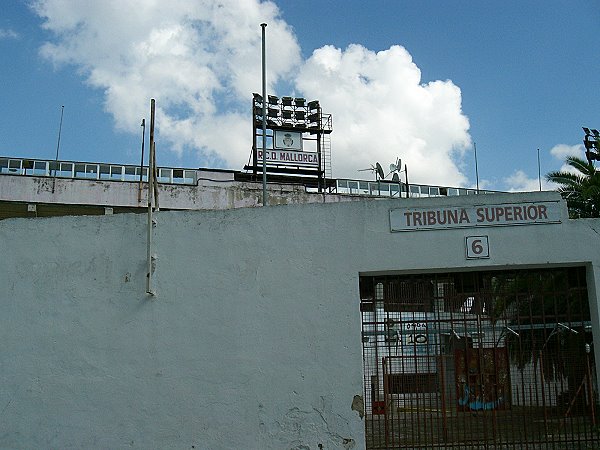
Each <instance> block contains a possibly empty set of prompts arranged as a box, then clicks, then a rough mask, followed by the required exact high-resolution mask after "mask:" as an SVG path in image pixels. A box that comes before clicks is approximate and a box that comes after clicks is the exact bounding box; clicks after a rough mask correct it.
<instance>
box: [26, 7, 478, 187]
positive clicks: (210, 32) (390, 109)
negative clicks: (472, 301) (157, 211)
mask: <svg viewBox="0 0 600 450" xmlns="http://www.w3.org/2000/svg"><path fill="white" fill-rule="evenodd" d="M33 8H34V11H35V12H36V13H37V14H38V15H39V16H41V17H42V18H44V27H45V28H46V29H48V30H50V31H51V32H53V33H54V36H55V39H54V41H53V42H48V43H46V44H45V45H44V46H43V47H42V49H41V52H42V54H43V55H44V56H45V57H46V58H48V59H49V60H51V61H53V62H54V63H55V64H72V65H74V66H75V67H76V68H77V69H78V70H80V71H81V73H82V74H83V76H84V77H85V79H86V82H87V83H89V84H90V85H91V86H93V87H95V88H98V89H101V90H103V92H104V99H105V100H104V107H105V109H106V111H108V112H109V113H110V114H112V115H113V117H114V120H115V124H116V127H117V128H119V129H122V130H127V131H130V132H133V133H136V134H137V133H138V132H139V122H140V119H141V117H144V116H147V111H148V104H149V99H150V98H152V97H153V98H156V99H157V127H158V138H157V143H158V145H160V146H161V150H162V149H164V148H166V147H167V146H168V147H171V148H172V150H173V151H175V152H177V153H179V154H181V152H182V151H183V150H184V149H194V150H196V151H198V152H199V153H200V155H201V157H202V159H203V161H206V162H207V164H210V163H211V162H218V161H224V162H225V163H226V164H227V165H228V166H229V167H232V168H235V169H241V167H242V166H243V165H244V163H246V162H247V159H248V155H249V154H250V147H251V142H250V141H251V137H250V136H249V133H248V128H249V126H248V125H249V121H250V117H248V107H249V104H250V99H251V94H252V92H257V91H260V89H261V74H260V70H261V64H260V55H261V48H260V45H261V30H260V26H259V24H260V23H262V22H266V23H268V27H267V61H268V64H267V66H268V76H267V79H268V81H269V87H268V90H269V92H275V91H274V87H275V86H277V85H278V82H283V81H286V82H287V83H288V84H289V86H290V87H291V88H292V89H294V84H295V90H296V91H297V92H294V93H293V94H295V95H304V96H305V97H306V98H307V99H309V100H312V99H318V100H320V102H321V105H322V107H323V109H324V112H326V113H332V115H333V126H334V132H333V134H332V153H333V172H334V176H337V177H351V178H358V177H359V176H361V177H362V176H363V175H364V174H359V173H358V172H357V169H360V168H365V167H369V166H370V165H371V164H374V163H375V162H376V161H379V162H380V163H381V164H382V165H383V166H384V167H387V166H388V165H389V164H390V163H392V162H395V161H396V158H397V157H400V158H401V159H402V161H403V163H406V164H407V165H408V171H409V178H410V180H411V181H414V182H420V183H432V184H447V185H464V184H466V182H467V179H466V177H465V175H464V174H463V173H462V172H461V170H460V169H459V166H458V162H459V159H460V157H461V156H462V152H463V150H464V149H465V148H467V147H468V146H470V142H471V141H470V136H469V134H468V129H469V122H468V119H467V117H466V116H465V115H464V114H463V113H462V111H461V92H460V89H459V88H458V87H457V86H456V85H454V84H453V83H452V82H451V81H449V80H446V81H432V82H429V83H422V82H421V73H420V70H419V68H418V67H417V66H416V65H415V64H414V62H413V61H412V57H411V55H410V54H409V53H408V52H407V51H406V50H405V49H404V48H403V47H400V46H392V47H391V48H390V49H388V50H385V51H380V52H377V53H376V52H373V51H371V50H368V49H366V48H364V47H362V46H360V45H351V46H349V47H348V48H347V49H345V50H342V49H337V48H334V47H332V46H328V45H325V46H324V47H322V48H320V49H318V50H315V51H314V53H313V54H312V56H311V57H310V58H309V59H308V60H307V61H302V60H301V57H300V48H299V45H298V43H297V40H296V37H295V35H294V34H293V32H292V30H291V27H290V26H289V25H288V24H287V23H285V21H284V20H283V19H282V18H281V17H280V15H279V14H280V13H279V10H278V8H277V6H276V5H275V3H273V2H270V1H266V2H261V1H259V0H220V1H217V0H207V1H203V2H190V1H189V0H172V1H170V2H164V1H161V0H128V1H123V0H106V1H102V2H89V1H86V2H82V1H80V0H36V1H35V3H34V6H33ZM295 74H297V78H296V79H295V80H294V78H293V77H294V76H295ZM290 80H291V81H290ZM286 94H291V92H284V93H283V95H286ZM225 130H226V132H225Z"/></svg>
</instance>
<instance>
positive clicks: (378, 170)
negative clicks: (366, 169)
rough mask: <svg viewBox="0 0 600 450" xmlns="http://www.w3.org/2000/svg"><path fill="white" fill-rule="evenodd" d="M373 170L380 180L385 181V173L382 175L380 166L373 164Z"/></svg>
mask: <svg viewBox="0 0 600 450" xmlns="http://www.w3.org/2000/svg"><path fill="white" fill-rule="evenodd" d="M375 170H376V172H375V173H377V175H379V179H380V180H383V179H385V173H383V168H382V167H381V164H379V163H375Z"/></svg>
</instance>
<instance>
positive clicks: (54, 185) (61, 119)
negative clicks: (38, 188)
mask: <svg viewBox="0 0 600 450" xmlns="http://www.w3.org/2000/svg"><path fill="white" fill-rule="evenodd" d="M64 112H65V105H62V106H61V107H60V124H59V125H58V142H57V143H56V161H55V164H56V168H55V169H54V177H52V193H53V194H54V188H55V187H56V171H57V169H58V151H59V150H60V134H61V132H62V123H63V114H64Z"/></svg>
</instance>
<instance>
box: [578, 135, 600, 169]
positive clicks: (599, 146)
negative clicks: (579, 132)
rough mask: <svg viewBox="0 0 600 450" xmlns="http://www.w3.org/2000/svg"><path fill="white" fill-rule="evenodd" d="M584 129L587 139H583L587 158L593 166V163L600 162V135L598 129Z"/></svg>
mask: <svg viewBox="0 0 600 450" xmlns="http://www.w3.org/2000/svg"><path fill="white" fill-rule="evenodd" d="M582 128H583V131H584V132H585V137H584V138H583V145H584V146H585V157H586V158H587V160H588V163H590V164H593V163H592V161H600V133H598V130H596V129H589V128H586V127H582Z"/></svg>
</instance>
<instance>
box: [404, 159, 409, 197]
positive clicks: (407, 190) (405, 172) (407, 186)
mask: <svg viewBox="0 0 600 450" xmlns="http://www.w3.org/2000/svg"><path fill="white" fill-rule="evenodd" d="M404 177H405V178H406V198H408V197H409V196H410V185H409V184H408V167H406V164H404Z"/></svg>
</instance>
